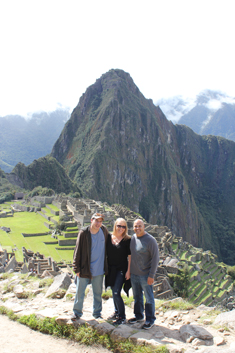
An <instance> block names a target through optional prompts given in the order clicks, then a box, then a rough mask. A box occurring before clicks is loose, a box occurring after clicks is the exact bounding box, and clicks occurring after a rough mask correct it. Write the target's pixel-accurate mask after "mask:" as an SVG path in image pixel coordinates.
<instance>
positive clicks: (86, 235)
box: [71, 213, 108, 321]
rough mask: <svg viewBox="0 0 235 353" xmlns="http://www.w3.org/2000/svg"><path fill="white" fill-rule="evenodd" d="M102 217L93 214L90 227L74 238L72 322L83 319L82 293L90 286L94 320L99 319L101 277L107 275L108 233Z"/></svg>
mask: <svg viewBox="0 0 235 353" xmlns="http://www.w3.org/2000/svg"><path fill="white" fill-rule="evenodd" d="M103 220H104V216H103V215H102V214H100V213H95V214H93V216H92V218H91V225H90V226H89V227H86V228H84V229H82V230H81V231H80V232H79V234H78V237H77V242H76V247H75V250H74V256H73V270H74V272H75V273H76V278H75V283H76V286H77V289H76V296H75V300H74V306H73V312H74V315H73V316H72V317H71V320H72V321H75V320H77V319H79V318H80V317H81V316H82V308H83V302H84V297H85V290H86V287H87V285H88V284H89V283H91V284H92V289H93V316H94V317H95V318H100V317H101V310H102V298H101V294H102V289H103V277H104V273H107V268H108V266H107V259H106V243H107V239H108V230H107V229H106V227H105V226H103V225H102V221H103Z"/></svg>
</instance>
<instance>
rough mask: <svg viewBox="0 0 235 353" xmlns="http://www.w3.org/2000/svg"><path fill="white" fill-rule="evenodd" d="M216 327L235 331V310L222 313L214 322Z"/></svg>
mask: <svg viewBox="0 0 235 353" xmlns="http://www.w3.org/2000/svg"><path fill="white" fill-rule="evenodd" d="M214 324H215V325H224V326H228V327H229V328H231V329H233V330H234V329H235V309H233V310H232V311H229V312H225V313H221V314H219V315H218V316H217V318H216V319H215V321H214Z"/></svg>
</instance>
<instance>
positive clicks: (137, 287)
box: [131, 274, 156, 324]
mask: <svg viewBox="0 0 235 353" xmlns="http://www.w3.org/2000/svg"><path fill="white" fill-rule="evenodd" d="M147 280H148V275H146V276H137V275H133V274H131V284H132V290H133V296H134V300H135V303H134V314H135V317H136V319H137V320H142V319H143V318H144V299H143V292H144V295H145V299H146V302H145V317H146V320H145V321H146V323H150V324H153V323H154V321H155V320H156V317H155V301H154V295H153V286H152V285H149V284H148V283H147Z"/></svg>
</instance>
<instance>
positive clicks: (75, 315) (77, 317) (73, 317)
mask: <svg viewBox="0 0 235 353" xmlns="http://www.w3.org/2000/svg"><path fill="white" fill-rule="evenodd" d="M70 319H71V321H77V320H79V319H80V316H78V315H77V314H73V315H72V316H71V318H70Z"/></svg>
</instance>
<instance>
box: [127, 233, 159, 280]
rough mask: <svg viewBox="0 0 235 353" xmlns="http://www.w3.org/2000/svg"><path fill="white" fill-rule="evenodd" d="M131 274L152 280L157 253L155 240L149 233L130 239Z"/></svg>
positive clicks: (156, 266) (157, 259)
mask: <svg viewBox="0 0 235 353" xmlns="http://www.w3.org/2000/svg"><path fill="white" fill-rule="evenodd" d="M130 249H131V274H134V275H137V276H145V275H148V277H151V278H154V275H155V273H156V271H157V268H158V263H159V251H158V245H157V241H156V239H155V238H154V237H153V236H152V235H150V234H149V233H147V232H146V233H145V234H144V235H143V236H142V237H139V238H138V237H137V236H136V234H134V235H133V236H132V237H131V245H130Z"/></svg>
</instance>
